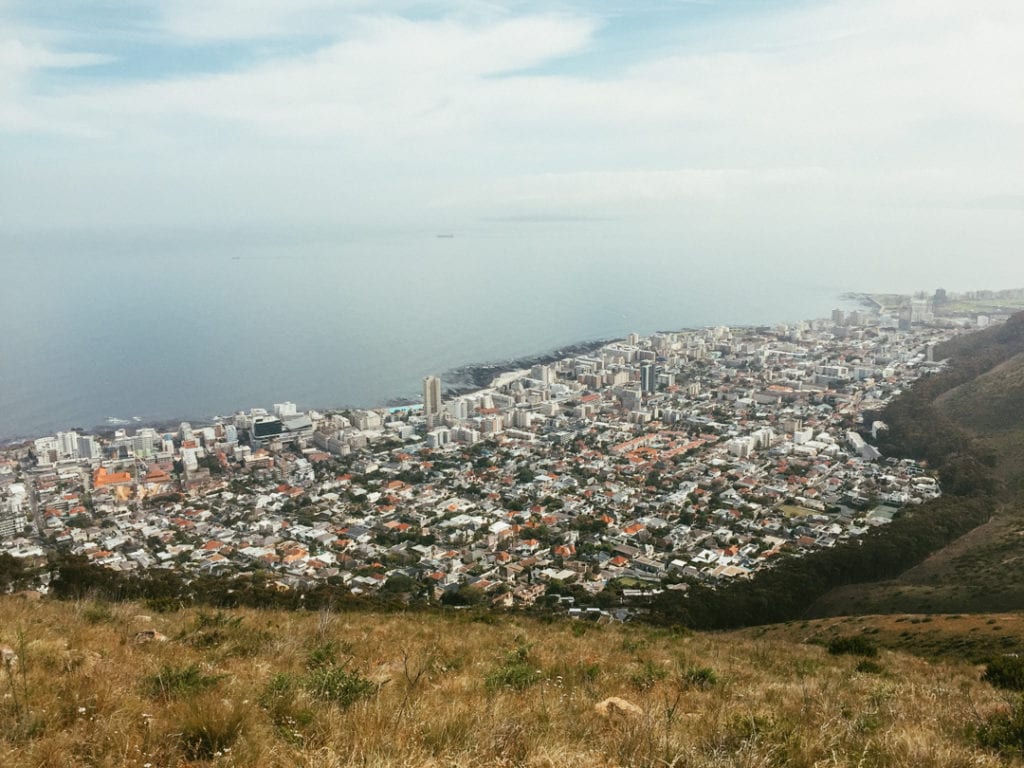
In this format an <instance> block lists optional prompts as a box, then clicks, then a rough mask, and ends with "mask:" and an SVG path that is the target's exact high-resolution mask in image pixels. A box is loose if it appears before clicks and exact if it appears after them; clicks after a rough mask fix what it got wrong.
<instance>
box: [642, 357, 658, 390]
mask: <svg viewBox="0 0 1024 768" xmlns="http://www.w3.org/2000/svg"><path fill="white" fill-rule="evenodd" d="M657 388H658V374H657V370H656V369H655V367H654V363H643V364H642V365H641V366H640V389H642V390H643V393H644V394H645V395H649V394H652V393H653V392H654V391H655V390H656V389H657Z"/></svg>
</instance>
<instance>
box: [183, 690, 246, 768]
mask: <svg viewBox="0 0 1024 768" xmlns="http://www.w3.org/2000/svg"><path fill="white" fill-rule="evenodd" d="M244 725H245V715H244V713H243V711H242V710H241V709H240V708H238V707H235V706H234V705H231V704H229V703H227V702H220V701H207V700H202V701H198V702H195V703H193V704H191V705H190V706H189V707H188V709H187V710H185V711H184V712H183V713H182V714H181V715H180V716H179V719H178V722H177V724H176V731H177V740H178V743H179V745H180V747H181V750H182V752H184V753H185V757H187V758H188V759H189V760H212V759H213V758H215V757H219V756H220V755H221V754H222V753H223V752H224V751H225V750H230V749H231V746H232V745H233V744H234V743H235V741H236V740H237V739H238V737H239V735H240V734H241V733H242V730H243V727H244Z"/></svg>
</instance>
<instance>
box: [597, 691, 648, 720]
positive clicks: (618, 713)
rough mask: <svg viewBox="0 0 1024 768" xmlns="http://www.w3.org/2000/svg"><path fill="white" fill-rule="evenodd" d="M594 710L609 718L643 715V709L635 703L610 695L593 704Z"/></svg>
mask: <svg viewBox="0 0 1024 768" xmlns="http://www.w3.org/2000/svg"><path fill="white" fill-rule="evenodd" d="M594 711H595V712H597V714H599V715H600V716H601V717H603V718H605V719H607V720H611V719H613V718H617V717H643V715H644V711H643V710H642V709H640V707H638V706H637V705H636V704H633V703H631V702H628V701H626V700H625V699H620V698H619V697H618V696H611V697H609V698H607V699H605V700H604V701H599V702H598V703H597V704H595V705H594Z"/></svg>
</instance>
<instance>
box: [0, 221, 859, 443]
mask: <svg viewBox="0 0 1024 768" xmlns="http://www.w3.org/2000/svg"><path fill="white" fill-rule="evenodd" d="M437 234H448V232H447V231H438V232H427V231H424V232H414V233H406V234H394V235H388V236H383V235H367V236H364V237H361V238H358V239H351V240H347V241H346V240H339V239H334V240H332V241H330V242H312V241H309V240H306V241H302V242H298V243H294V242H280V243H277V244H267V243H263V244H244V243H242V244H237V245H231V244H230V243H228V242H226V241H225V240H224V239H218V240H215V241H213V242H208V243H206V244H203V245H200V244H198V243H195V242H193V243H187V242H182V241H179V242H176V243H174V244H163V245H161V244H159V243H154V242H153V241H149V240H146V239H142V240H138V241H130V240H121V241H119V242H116V243H109V242H103V243H99V242H90V241H88V240H81V241H79V242H78V243H77V244H76V243H74V242H70V241H63V242H57V243H54V244H51V245H49V246H43V245H40V244H39V243H33V244H31V245H28V244H25V245H22V246H21V248H22V249H24V252H23V253H18V252H17V248H14V247H13V246H12V250H14V251H15V252H14V255H13V256H9V257H8V258H6V259H5V260H4V261H5V264H6V266H7V267H8V268H7V269H5V270H4V271H5V274H6V275H7V278H6V279H5V281H4V287H3V289H2V291H3V299H4V306H5V310H4V311H5V328H4V333H3V334H0V438H2V439H10V438H13V437H27V436H33V435H38V434H44V433H48V432H52V431H54V430H57V429H68V428H71V427H81V428H83V429H92V428H93V427H95V426H98V425H103V426H105V427H110V426H111V425H110V424H107V423H106V420H107V419H108V418H110V417H113V418H117V419H127V420H131V419H132V418H133V417H139V418H141V420H142V421H141V422H139V423H146V422H151V421H157V420H164V419H177V418H193V419H200V418H204V417H210V416H213V415H218V414H226V413H232V412H234V411H236V410H238V409H241V408H244V409H248V408H250V407H253V406H262V407H269V406H270V405H271V404H272V403H274V402H280V401H282V400H293V401H295V402H296V403H297V404H298V405H299V406H300V407H302V408H310V407H331V406H342V405H358V406H374V405H383V404H385V403H386V402H388V401H389V400H391V399H393V398H399V397H416V396H417V395H418V393H419V391H420V389H419V388H420V380H421V378H422V377H423V376H425V375H427V374H428V373H443V372H444V371H447V370H449V369H451V368H453V367H456V366H459V365H463V364H467V363H475V362H490V361H496V360H503V359H508V358H512V357H520V356H526V355H531V354H536V353H541V352H545V351H549V350H551V349H554V348H557V347H559V346H563V345H566V344H571V343H575V342H580V341H587V340H593V339H604V338H619V337H623V336H625V335H626V334H628V333H630V332H632V331H636V332H640V333H651V332H654V331H656V330H672V329H680V328H684V327H695V326H703V325H708V324H761V323H772V324H774V323H777V322H784V321H796V320H800V319H805V318H810V317H820V316H826V315H827V314H828V312H829V311H830V310H831V309H832V308H833V307H835V306H839V305H840V304H842V300H841V298H840V294H841V293H842V292H843V291H844V290H846V289H847V288H850V287H851V286H848V285H843V284H841V283H839V282H829V281H828V280H827V279H823V277H822V276H821V275H818V274H811V275H807V274H799V273H794V274H787V273H786V272H785V271H782V270H779V269H778V268H777V267H776V266H773V265H772V264H770V263H765V264H763V266H762V267H761V268H760V269H757V270H747V271H745V272H742V273H741V272H737V271H735V270H732V269H729V268H727V267H726V266H723V265H722V264H721V263H720V262H716V261H715V260H713V259H712V260H709V259H705V258H703V257H702V256H701V254H697V253H691V252H690V248H688V246H687V243H686V242H685V240H680V241H678V242H677V243H675V244H674V245H672V246H670V247H666V246H665V245H664V243H662V244H661V245H659V244H658V243H654V242H646V241H645V239H644V237H643V235H642V233H638V232H634V233H628V232H625V231H623V228H622V227H621V225H620V224H618V223H616V222H604V221H592V222H571V223H564V222H563V223H558V222H554V223H552V222H549V223H543V222H539V223H530V224H495V223H491V224H487V225H483V226H481V227H479V228H477V229H475V230H469V231H455V232H453V233H452V234H454V235H455V237H453V238H438V237H437ZM659 239H660V238H659ZM854 287H855V286H854ZM133 423H134V422H133Z"/></svg>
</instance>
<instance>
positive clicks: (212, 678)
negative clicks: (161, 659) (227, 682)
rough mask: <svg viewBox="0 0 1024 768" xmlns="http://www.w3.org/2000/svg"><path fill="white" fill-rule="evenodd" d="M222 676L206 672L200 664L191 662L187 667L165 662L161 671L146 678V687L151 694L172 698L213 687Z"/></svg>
mask: <svg viewBox="0 0 1024 768" xmlns="http://www.w3.org/2000/svg"><path fill="white" fill-rule="evenodd" d="M220 678H221V676H220V675H207V674H205V673H204V672H203V671H202V670H200V669H199V665H198V664H189V665H188V666H187V667H175V666H172V665H170V664H164V665H163V666H162V667H160V671H159V672H157V673H156V674H155V675H150V676H149V677H147V678H146V680H145V688H146V690H147V692H148V693H149V694H150V695H151V696H157V697H159V698H162V699H170V698H174V697H178V696H191V695H194V694H196V693H199V692H200V691H204V690H206V689H207V688H212V687H213V686H215V685H216V684H217V683H218V682H219V681H220Z"/></svg>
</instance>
